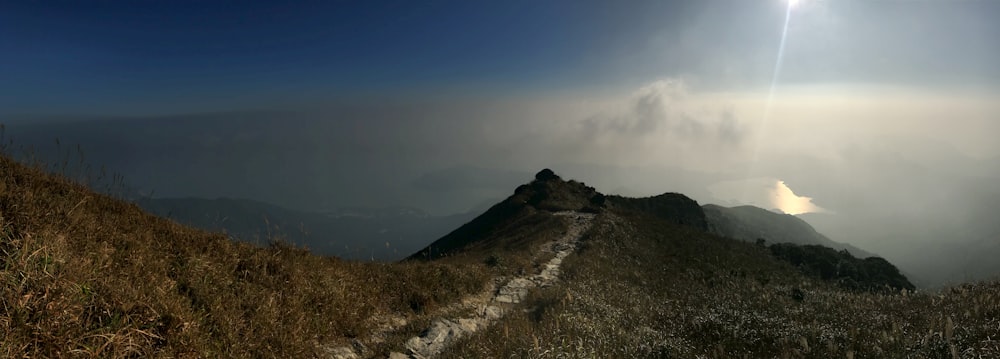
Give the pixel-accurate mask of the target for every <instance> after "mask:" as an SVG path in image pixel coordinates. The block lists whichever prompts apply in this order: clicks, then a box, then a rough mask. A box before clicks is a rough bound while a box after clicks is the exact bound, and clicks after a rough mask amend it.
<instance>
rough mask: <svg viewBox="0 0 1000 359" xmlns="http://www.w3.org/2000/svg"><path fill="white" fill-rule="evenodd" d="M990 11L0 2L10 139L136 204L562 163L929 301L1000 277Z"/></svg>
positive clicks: (462, 198)
mask: <svg viewBox="0 0 1000 359" xmlns="http://www.w3.org/2000/svg"><path fill="white" fill-rule="evenodd" d="M998 17H1000V2H996V1H986V0H984V1H944V0H913V1H891V0H885V1H878V0H872V1H860V0H839V1H838V0H801V1H799V2H797V4H796V5H795V6H794V7H791V6H790V5H789V3H787V2H785V1H779V0H760V1H742V0H741V1H737V0H730V1H723V0H712V1H650V2H634V3H632V2H630V3H628V4H620V3H613V2H503V3H490V4H482V3H468V2H435V3H433V4H419V3H415V2H381V3H374V2H358V3H346V2H302V3H297V4H274V3H269V2H259V3H257V2H249V1H239V2H212V3H210V4H206V3H203V2H186V1H173V2H165V3H142V2H101V3H97V4H90V3H88V4H77V3H72V2H66V3H63V2H46V3H43V2H24V3H13V4H12V3H5V4H3V5H0V53H3V54H4V55H3V56H2V57H0V79H2V81H0V122H2V123H5V124H6V132H5V136H6V137H7V139H13V140H14V141H15V143H17V144H19V145H24V146H32V147H33V148H34V150H35V151H37V154H40V155H41V156H42V157H46V158H49V159H50V160H52V159H55V161H58V160H57V159H58V158H60V157H59V156H60V154H58V153H57V152H58V151H61V150H57V149H56V146H55V143H54V139H55V138H59V139H60V142H61V143H62V144H63V145H62V146H63V147H61V148H62V150H65V148H67V144H76V143H79V144H81V149H82V152H84V153H85V154H86V158H87V161H88V162H91V163H94V164H97V165H105V166H107V167H108V169H109V170H111V171H115V172H118V173H121V174H122V175H124V176H125V178H126V180H127V181H128V183H129V184H130V185H132V186H134V187H137V188H139V189H141V190H142V191H143V192H144V193H146V194H147V195H149V194H152V195H153V196H157V197H183V196H194V197H205V198H216V197H221V196H226V197H234V198H248V199H255V200H260V201H265V202H269V203H274V204H277V205H281V206H285V207H288V208H293V209H300V210H329V209H332V208H338V207H347V206H366V207H383V206H397V205H403V206H412V207H416V208H420V209H423V210H426V211H428V212H430V213H434V214H450V213H457V212H464V211H469V210H476V209H482V208H483V207H484V206H485V205H488V204H491V203H494V202H496V201H497V200H499V199H501V198H503V197H505V196H507V195H509V194H510V193H512V191H513V189H514V188H515V187H516V186H517V185H518V184H521V183H524V182H526V181H528V180H529V179H530V178H531V177H530V176H531V174H532V173H534V172H535V171H537V170H538V169H541V168H543V167H549V168H553V169H554V170H556V171H557V172H559V173H560V174H561V175H563V176H564V177H568V178H576V179H579V180H582V181H585V182H586V183H587V184H588V185H592V186H595V187H597V189H598V190H600V191H603V192H605V193H617V194H624V195H631V196H645V195H655V194H659V193H663V192H668V191H669V192H681V193H684V194H686V195H688V196H690V197H692V198H694V199H696V200H698V201H699V203H702V204H704V203H717V204H722V205H738V204H753V205H756V206H759V207H762V208H767V209H777V210H781V211H785V212H787V213H793V214H802V216H803V217H802V218H804V219H806V220H807V221H808V222H810V223H811V224H813V225H814V226H815V227H816V228H817V229H818V230H819V231H820V232H822V233H824V234H826V235H828V236H830V237H831V238H832V239H834V240H838V241H842V242H847V243H851V244H854V245H856V246H858V247H860V248H863V249H865V250H869V251H871V252H874V253H877V254H879V255H882V256H884V257H886V258H887V259H889V260H890V261H893V262H894V263H897V264H898V265H899V266H900V267H901V268H902V269H903V270H904V271H906V272H909V273H914V274H916V275H917V276H918V277H920V278H922V279H923V280H924V281H925V283H929V284H941V283H948V282H957V281H962V280H970V279H980V278H986V277H993V276H996V275H997V274H998V273H1000V267H997V266H996V265H994V264H992V263H986V262H987V261H989V259H987V258H979V257H976V253H980V252H983V251H984V250H983V249H982V248H990V250H994V249H996V250H997V253H1000V238H998V237H1000V224H997V222H996V221H995V220H994V219H993V218H994V217H995V215H994V214H995V213H996V211H997V210H1000V185H998V183H1000V145H998V142H997V141H996V139H995V138H996V136H997V134H998V133H1000V122H998V121H997V119H998V117H1000V96H998V95H1000V66H996V64H998V63H1000V41H997V40H996V39H997V38H998V36H1000V23H998V22H997V21H996V19H997V18H998ZM779 54H780V56H779ZM942 248H945V249H942Z"/></svg>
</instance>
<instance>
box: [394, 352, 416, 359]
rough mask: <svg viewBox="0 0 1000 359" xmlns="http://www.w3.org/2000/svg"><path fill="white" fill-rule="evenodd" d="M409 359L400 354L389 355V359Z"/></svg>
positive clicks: (407, 356)
mask: <svg viewBox="0 0 1000 359" xmlns="http://www.w3.org/2000/svg"><path fill="white" fill-rule="evenodd" d="M410 358H412V357H411V356H409V355H406V354H403V353H400V352H392V353H389V359H410Z"/></svg>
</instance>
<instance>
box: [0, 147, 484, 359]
mask: <svg viewBox="0 0 1000 359" xmlns="http://www.w3.org/2000/svg"><path fill="white" fill-rule="evenodd" d="M457 263H458V260H457V259H456V260H451V261H448V260H446V261H441V262H436V263H402V264H378V263H358V262H349V261H343V260H340V259H337V258H324V257H319V256H314V255H311V254H309V253H308V252H307V251H304V250H301V249H297V248H294V247H291V246H289V245H286V244H283V243H281V241H280V240H276V241H273V243H272V244H271V245H270V246H267V247H258V246H253V245H249V244H245V243H237V242H233V241H230V240H228V239H227V238H226V237H225V236H223V235H222V234H217V233H207V232H203V231H198V230H194V229H191V228H187V227H183V226H181V225H178V224H177V223H174V222H172V221H170V220H167V219H163V218H158V217H154V216H151V215H148V214H146V213H144V212H143V211H141V210H140V209H139V208H138V207H136V206H135V205H133V204H130V203H127V202H124V201H121V200H119V199H116V198H112V197H110V196H107V195H103V194H98V193H94V192H93V191H91V190H89V189H87V188H86V187H85V186H83V185H81V184H79V183H76V182H75V181H72V180H70V179H68V178H66V177H63V176H58V175H52V174H49V173H47V172H46V170H45V168H44V167H40V166H34V167H32V166H25V165H22V164H20V163H17V162H15V161H13V160H11V159H10V158H8V157H6V156H0V338H3V340H2V341H0V356H3V357H21V356H44V357H53V356H55V357H62V356H84V357H148V356H161V357H188V356H195V357H203V356H226V357H251V356H253V357H256V356H289V357H306V356H314V355H320V354H322V353H323V352H324V350H325V349H326V348H329V347H331V346H337V345H345V344H347V343H348V342H350V341H351V340H352V339H358V340H365V339H366V336H367V335H368V334H370V333H372V331H373V330H375V328H377V326H378V323H380V321H381V320H383V318H384V317H387V316H401V317H403V318H420V317H421V316H425V315H430V313H432V312H433V310H434V309H435V308H436V307H439V306H442V305H444V304H447V303H450V302H452V301H454V300H456V299H457V298H460V297H462V296H464V295H467V294H469V293H474V292H478V291H480V290H482V288H483V287H484V285H485V284H486V282H487V279H488V277H489V270H488V269H487V268H486V266H485V265H484V264H480V263H462V264H457Z"/></svg>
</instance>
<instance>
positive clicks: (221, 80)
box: [0, 0, 1000, 114]
mask: <svg viewBox="0 0 1000 359" xmlns="http://www.w3.org/2000/svg"><path fill="white" fill-rule="evenodd" d="M998 3H1000V2H995V1H985V0H984V1H975V0H972V1H959V2H956V1H939V0H924V1H896V0H885V1H877V0H876V1H860V0H803V1H802V4H800V6H798V7H797V8H796V9H794V13H793V14H792V16H793V17H792V18H791V21H790V27H789V33H788V41H787V43H788V44H787V51H786V59H785V61H784V64H785V66H784V69H783V73H782V75H781V79H783V81H786V82H795V83H812V82H852V83H853V82H859V83H892V84H916V85H924V86H930V85H933V86H936V85H940V84H948V85H952V86H973V85H974V86H995V85H996V84H997V83H998V79H1000V70H998V69H997V66H995V65H994V64H996V63H1000V49H998V48H1000V45H998V43H1000V41H996V35H997V33H998V31H997V29H998V25H997V24H996V22H995V20H994V19H995V18H996V16H997V15H998V14H1000V12H998V9H1000V5H998ZM784 16H785V3H784V2H783V1H780V0H749V1H736V0H709V1H645V2H642V1H637V2H628V3H617V2H606V1H600V2H599V1H579V2H576V1H574V2H569V1H509V2H508V1H505V2H478V1H471V2H470V1H455V2H446V1H431V2H414V1H385V2H374V1H302V2H271V1H211V2H206V1H100V2H79V1H22V2H5V3H4V4H3V5H0V53H2V54H3V56H2V58H0V78H3V81H2V83H0V96H2V99H0V106H2V107H3V108H4V109H5V110H4V111H3V112H4V113H47V112H48V113H73V112H74V111H79V112H86V113H92V114H93V113H96V114H102V113H130V114H143V113H149V114H159V113H182V112H197V111H200V110H215V111H219V110H236V109H245V108H253V109H256V108H262V107H264V108H267V107H281V106H285V107H287V106H294V105H289V104H303V103H309V102H322V101H325V100H327V99H329V98H331V97H336V96H358V95H363V94H378V95H386V94H392V95H397V96H403V97H406V96H417V95H420V94H427V93H444V92H447V91H453V92H458V93H469V92H472V93H480V94H483V95H503V94H511V93H518V94H524V93H534V92H540V93H550V92H559V91H580V90H602V89H608V88H611V89H614V88H622V87H629V86H633V87H634V86H639V85H641V84H643V83H647V82H650V81H654V80H656V79H659V78H664V77H685V78H689V79H694V81H696V82H697V83H699V84H701V85H702V86H703V87H711V88H722V89H745V88H760V87H766V86H767V85H768V82H769V81H770V79H771V75H772V72H773V70H774V68H773V65H774V63H775V56H776V50H777V46H778V43H779V41H780V36H781V33H782V24H783V21H784Z"/></svg>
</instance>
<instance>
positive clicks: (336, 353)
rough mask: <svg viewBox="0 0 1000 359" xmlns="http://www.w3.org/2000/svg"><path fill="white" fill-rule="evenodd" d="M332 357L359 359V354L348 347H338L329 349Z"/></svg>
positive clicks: (334, 358)
mask: <svg viewBox="0 0 1000 359" xmlns="http://www.w3.org/2000/svg"><path fill="white" fill-rule="evenodd" d="M327 354H330V356H329V357H330V358H333V359H358V354H357V353H355V352H354V350H353V349H351V348H348V347H337V348H333V349H329V350H327Z"/></svg>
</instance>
